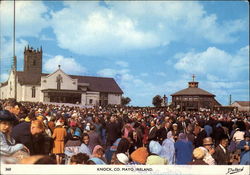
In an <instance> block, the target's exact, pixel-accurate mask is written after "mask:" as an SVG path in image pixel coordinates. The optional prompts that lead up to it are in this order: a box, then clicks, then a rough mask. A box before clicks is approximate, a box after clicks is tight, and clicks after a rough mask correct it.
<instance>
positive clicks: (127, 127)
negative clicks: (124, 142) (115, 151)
mask: <svg viewBox="0 0 250 175" xmlns="http://www.w3.org/2000/svg"><path fill="white" fill-rule="evenodd" d="M122 131H123V132H124V134H123V137H128V134H129V133H130V132H131V131H134V128H133V126H132V125H131V124H130V123H127V124H125V125H124V127H123V129H122Z"/></svg>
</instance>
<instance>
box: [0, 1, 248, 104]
mask: <svg viewBox="0 0 250 175" xmlns="http://www.w3.org/2000/svg"><path fill="white" fill-rule="evenodd" d="M0 6H1V7H0V8H1V9H0V13H1V21H0V22H1V25H0V29H1V30H0V34H1V36H0V39H1V48H0V51H1V52H0V58H1V65H0V67H1V77H0V78H1V82H2V81H5V80H6V79H7V78H8V72H9V70H10V67H11V57H12V55H13V52H12V27H13V2H11V1H2V2H1V5H0ZM28 44H29V45H31V46H32V47H33V48H38V47H40V46H42V47H43V72H45V73H52V72H53V71H55V70H56V69H57V65H58V64H60V65H61V67H62V69H63V70H64V71H65V72H66V73H69V74H77V75H89V76H103V77H113V78H115V79H116V81H117V82H118V84H119V85H120V87H121V88H122V89H123V91H124V96H128V97H130V98H131V100H132V101H131V105H138V106H151V105H152V98H153V97H154V96H155V95H158V94H159V95H161V96H163V94H166V95H167V96H168V98H169V101H171V96H170V95H171V94H172V93H174V92H176V91H178V90H181V89H184V88H186V87H187V83H188V81H191V80H192V77H191V76H192V74H195V75H196V80H197V81H199V87H200V88H203V89H205V90H207V91H209V92H211V93H213V94H215V95H216V99H217V100H218V101H219V102H220V103H221V104H223V105H228V103H229V95H230V94H231V95H232V100H233V101H236V100H238V101H244V100H249V5H248V3H247V2H246V1H229V2H228V1H172V2H170V1H158V2H156V1H130V2H129V1H122V2H112V1H111V2H110V1H102V2H98V1H94V2H88V1H65V2H62V1H54V2H53V1H52V2H51V1H20V2H16V55H17V58H18V69H19V70H22V69H23V50H24V46H26V45H28Z"/></svg>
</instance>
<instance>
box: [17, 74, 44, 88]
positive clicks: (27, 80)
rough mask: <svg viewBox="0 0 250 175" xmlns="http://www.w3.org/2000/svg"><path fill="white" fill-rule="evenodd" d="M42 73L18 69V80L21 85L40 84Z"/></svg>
mask: <svg viewBox="0 0 250 175" xmlns="http://www.w3.org/2000/svg"><path fill="white" fill-rule="evenodd" d="M41 75H43V74H40V73H32V74H30V73H27V72H24V71H17V77H18V82H19V83H20V84H21V85H40V84H41Z"/></svg>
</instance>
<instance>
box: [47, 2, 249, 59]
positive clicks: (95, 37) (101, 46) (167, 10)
mask: <svg viewBox="0 0 250 175" xmlns="http://www.w3.org/2000/svg"><path fill="white" fill-rule="evenodd" d="M105 3H106V4H107V5H108V8H107V7H105V6H100V5H99V2H77V3H76V2H65V3H64V4H65V6H66V7H65V8H63V9H62V10H60V11H57V12H53V13H52V14H51V15H52V22H51V25H52V28H53V30H54V33H55V34H56V37H57V40H58V44H59V46H60V47H61V48H64V49H68V50H70V51H72V52H75V53H78V54H86V55H107V54H117V53H121V52H122V53H125V52H126V51H128V50H134V49H148V48H155V47H159V46H165V45H168V44H169V43H170V42H173V41H183V40H185V39H190V37H191V36H192V38H193V37H196V38H201V39H202V38H203V39H205V40H208V41H210V42H213V43H228V42H234V41H236V40H237V38H236V37H234V34H235V33H236V32H239V31H242V30H247V29H246V27H247V26H248V25H247V23H246V21H244V20H241V19H236V20H232V21H222V22H221V21H220V22H219V20H218V19H217V16H216V15H215V14H208V13H207V12H206V11H205V10H204V8H203V6H202V5H201V4H200V3H199V2H190V1H189V2H186V1H185V2H178V1H175V2H167V1H161V2H150V1H149V2H148V1H147V2H145V1H129V2H128V1H126V2H125V1H122V2H117V1H116V2H112V1H111V2H105ZM149 14H150V15H149ZM180 26H181V27H180ZM187 33H188V35H187Z"/></svg>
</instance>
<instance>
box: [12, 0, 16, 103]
mask: <svg viewBox="0 0 250 175" xmlns="http://www.w3.org/2000/svg"><path fill="white" fill-rule="evenodd" d="M13 18H14V19H13V73H14V98H15V99H16V100H17V60H16V45H15V44H16V1H15V0H14V15H13Z"/></svg>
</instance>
